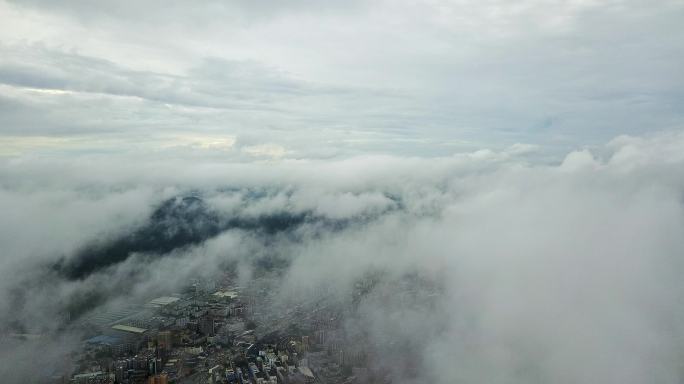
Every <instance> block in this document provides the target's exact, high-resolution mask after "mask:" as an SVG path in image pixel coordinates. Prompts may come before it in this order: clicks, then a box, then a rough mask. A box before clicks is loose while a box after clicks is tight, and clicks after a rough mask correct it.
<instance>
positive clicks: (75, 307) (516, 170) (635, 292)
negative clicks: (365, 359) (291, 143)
mask: <svg viewBox="0 0 684 384" xmlns="http://www.w3.org/2000/svg"><path fill="white" fill-rule="evenodd" d="M521 156H524V155H521V154H520V151H517V150H516V148H512V149H511V150H509V151H502V152H493V151H487V150H482V151H478V152H474V153H468V154H460V155H454V156H451V157H442V158H436V159H425V158H400V157H359V158H351V159H347V160H334V161H333V160H330V161H324V160H311V161H309V160H281V161H277V162H265V163H222V162H220V161H212V162H204V163H198V162H192V163H189V162H184V161H182V160H181V159H179V160H173V161H166V162H153V161H149V160H148V161H143V162H136V161H135V160H134V159H130V158H129V159H127V160H122V159H103V158H100V157H98V158H92V159H88V161H87V162H84V161H82V160H83V159H79V161H77V160H68V159H60V160H56V159H41V158H13V159H8V160H4V161H3V164H2V167H1V168H0V180H2V181H1V183H0V187H1V188H0V211H2V212H3V216H4V218H5V219H4V220H2V221H1V224H0V247H1V248H0V257H1V259H0V327H2V340H3V342H2V348H1V350H0V361H1V363H0V376H2V377H7V378H9V380H10V381H11V380H12V378H17V377H21V372H22V370H24V369H30V367H29V364H27V363H26V360H27V359H26V356H31V354H32V353H33V351H35V349H32V348H36V347H37V346H36V345H34V344H33V341H31V339H30V338H29V339H28V340H26V341H18V340H17V339H16V338H10V337H9V335H10V334H31V335H35V334H40V335H43V336H42V339H41V342H40V343H39V345H40V348H41V353H42V355H43V356H44V357H45V359H46V360H48V361H47V362H46V364H45V365H49V364H62V363H63V361H64V360H63V359H64V358H65V354H66V353H67V352H68V350H69V348H70V347H71V345H72V344H73V343H74V342H75V341H77V340H78V338H79V335H78V329H77V327H74V326H72V325H73V324H74V323H75V322H76V321H77V320H78V319H79V318H81V317H82V316H85V315H87V314H88V313H89V312H90V311H92V310H97V309H102V308H106V307H107V306H109V305H113V304H115V303H117V302H121V301H128V300H144V299H146V298H149V297H151V296H152V295H155V294H158V293H168V292H172V291H174V290H176V289H179V288H180V287H182V286H183V285H185V284H187V282H188V280H189V279H191V278H193V277H198V276H200V277H201V276H204V277H211V276H213V275H215V274H216V273H218V271H219V270H220V269H221V268H228V267H230V268H237V270H238V271H239V273H240V277H241V278H242V279H245V280H249V279H250V278H251V277H252V276H255V275H258V274H265V273H266V272H268V271H270V272H273V274H275V276H277V277H274V279H276V280H275V281H276V283H277V284H278V289H277V292H278V295H280V296H282V297H281V298H282V301H283V302H287V301H288V300H305V299H306V298H307V297H315V296H316V295H321V292H325V295H327V300H330V301H331V302H344V301H345V300H353V301H354V302H355V306H356V307H355V308H357V309H356V311H355V312H354V314H353V315H350V316H349V318H348V319H346V322H347V324H346V328H347V329H348V334H349V335H350V337H363V338H365V340H367V348H368V352H369V354H371V355H372V356H373V359H374V361H375V362H376V363H377V365H378V366H381V367H384V369H386V370H388V371H389V372H390V374H391V375H393V379H394V381H395V382H408V383H412V382H438V383H460V382H463V383H476V382H480V383H679V382H682V380H684V364H683V363H682V362H683V361H684V307H682V303H681V298H682V297H684V296H683V295H684V283H682V279H681V276H682V274H683V273H684V259H683V258H682V251H683V250H684V209H683V208H684V206H683V202H684V135H681V134H661V135H658V136H653V137H619V138H617V139H614V140H613V141H611V142H610V143H609V144H608V145H606V146H605V147H604V148H602V149H600V150H598V151H593V152H590V151H587V150H578V151H575V152H572V153H570V154H568V155H567V156H566V157H565V159H564V160H563V161H562V162H560V163H558V164H555V165H540V164H530V163H529V162H528V161H526V160H525V157H521ZM129 162H130V163H129ZM190 164H192V165H190ZM264 271H266V272H264ZM368 276H374V278H373V279H370V280H369V279H367V277H368ZM363 281H372V282H373V283H372V284H369V285H367V286H363V287H362V288H361V290H362V291H363V294H362V295H358V294H357V293H358V291H359V289H360V288H359V283H360V282H363ZM407 286H408V287H410V288H408V289H407V288H406V287H407ZM321 288H325V289H321ZM273 310H275V309H273Z"/></svg>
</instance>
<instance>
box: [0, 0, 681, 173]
mask: <svg viewBox="0 0 684 384" xmlns="http://www.w3.org/2000/svg"><path fill="white" fill-rule="evenodd" d="M0 17H1V18H2V21H3V22H2V25H0V58H1V59H0V95H1V99H0V111H2V113H1V114H0V118H1V119H2V120H1V121H0V123H1V124H0V140H2V143H3V145H2V147H3V150H2V155H3V156H21V155H25V154H29V155H30V154H41V155H42V154H55V153H60V154H68V155H79V154H111V153H121V152H127V151H128V152H136V153H145V152H150V151H152V152H168V150H170V149H171V150H173V149H178V148H180V149H186V148H188V147H189V148H192V149H199V150H202V149H205V150H206V149H210V150H212V151H211V152H216V150H218V151H219V152H220V151H223V152H224V153H219V156H224V157H241V158H242V157H244V158H246V159H250V158H264V157H266V158H268V157H289V158H311V157H315V158H331V157H350V156H355V155H362V154H366V153H383V154H397V155H416V156H441V155H448V154H452V153H457V152H464V151H472V150H477V149H482V148H492V149H502V148H505V147H508V146H512V145H515V144H522V145H534V146H539V148H540V150H541V152H542V153H543V154H544V155H545V158H547V159H549V160H551V159H553V160H560V159H562V155H564V154H565V153H567V152H568V151H570V150H573V149H576V148H577V147H580V148H584V147H598V146H600V145H602V144H605V143H606V142H608V141H609V140H611V139H612V138H614V137H616V136H619V135H623V134H629V135H643V134H648V133H650V132H654V131H656V132H657V131H672V130H679V129H682V121H683V119H682V103H683V102H684V95H683V94H682V89H683V85H684V84H683V83H684V75H682V71H681V67H682V64H683V63H684V47H683V46H682V44H681V41H682V39H684V27H683V26H682V23H681V20H682V18H683V17H684V5H682V3H681V1H655V2H654V1H618V0H614V1H590V0H563V1H560V0H559V1H538V0H537V1H535V0H523V1H515V2H511V1H496V0H490V1H467V0H459V1H437V0H431V1H408V0H398V1H397V0H392V1H383V0H379V1H357V0H354V1H330V2H322V3H321V2H316V1H307V0H288V1H282V2H278V3H277V4H272V3H271V2H263V1H232V2H224V1H202V2H199V3H198V2H193V3H192V4H189V3H187V2H182V1H143V2H140V1H104V2H98V4H97V5H94V4H92V3H91V2H88V1H77V0H71V1H60V2H53V1H40V0H32V1H2V2H0ZM205 152H207V151H205Z"/></svg>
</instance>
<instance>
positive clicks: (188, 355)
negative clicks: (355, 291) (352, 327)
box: [52, 276, 383, 384]
mask: <svg viewBox="0 0 684 384" xmlns="http://www.w3.org/2000/svg"><path fill="white" fill-rule="evenodd" d="M272 296H273V295H271V292H270V291H269V288H268V286H267V284H261V283H260V282H259V281H258V279H257V280H255V281H254V282H253V283H251V285H250V286H249V287H239V286H237V285H235V284H234V283H233V281H232V279H231V278H230V277H228V276H225V277H223V278H222V279H220V280H217V281H211V282H203V281H199V280H198V281H193V282H192V283H191V284H189V285H188V287H187V288H186V289H184V290H183V291H182V292H180V293H172V294H169V295H168V296H162V297H157V298H154V299H152V300H149V301H148V302H147V303H144V304H121V305H119V306H112V307H109V308H108V309H107V310H99V311H98V312H97V313H93V314H92V315H91V316H88V317H87V318H85V319H84V320H82V321H81V323H80V324H79V327H81V328H82V329H86V330H88V335H87V337H86V338H85V339H84V340H83V342H82V349H81V350H80V351H79V352H78V353H77V354H76V356H73V358H72V361H73V362H74V363H73V366H72V369H71V371H70V372H64V373H61V374H59V375H56V376H55V377H53V378H52V381H53V382H54V383H74V384H95V383H102V384H105V383H106V384H113V383H119V384H139V383H149V384H166V383H240V384H242V383H253V384H283V383H285V384H290V383H292V384H294V383H314V382H316V383H319V382H320V383H361V382H366V381H367V380H368V379H369V378H370V377H369V375H370V374H369V370H368V368H367V363H368V356H367V353H366V351H365V350H364V348H363V347H362V346H360V344H358V343H352V342H350V341H349V340H348V338H347V337H345V334H344V333H345V331H344V329H343V327H342V326H341V317H342V315H341V314H340V309H339V308H333V307H332V306H330V305H329V303H326V302H325V300H320V301H312V302H307V303H298V304H297V305H291V306H290V305H287V306H285V307H283V308H282V310H273V308H275V307H277V305H276V303H274V302H273V300H274V299H273V297H272ZM373 380H376V381H378V380H380V381H382V380H383V378H382V377H374V378H373Z"/></svg>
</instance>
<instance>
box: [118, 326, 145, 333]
mask: <svg viewBox="0 0 684 384" xmlns="http://www.w3.org/2000/svg"><path fill="white" fill-rule="evenodd" d="M112 329H116V330H117V331H124V332H131V333H137V334H141V333H145V332H146V331H147V329H144V328H138V327H132V326H130V325H123V324H117V325H113V326H112Z"/></svg>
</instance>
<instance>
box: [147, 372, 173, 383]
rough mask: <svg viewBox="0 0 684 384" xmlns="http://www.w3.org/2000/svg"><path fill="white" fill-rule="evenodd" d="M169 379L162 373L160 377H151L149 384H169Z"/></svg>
mask: <svg viewBox="0 0 684 384" xmlns="http://www.w3.org/2000/svg"><path fill="white" fill-rule="evenodd" d="M168 382H169V378H168V376H167V375H166V373H161V374H159V375H154V376H150V377H149V379H148V380H147V384H168Z"/></svg>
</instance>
